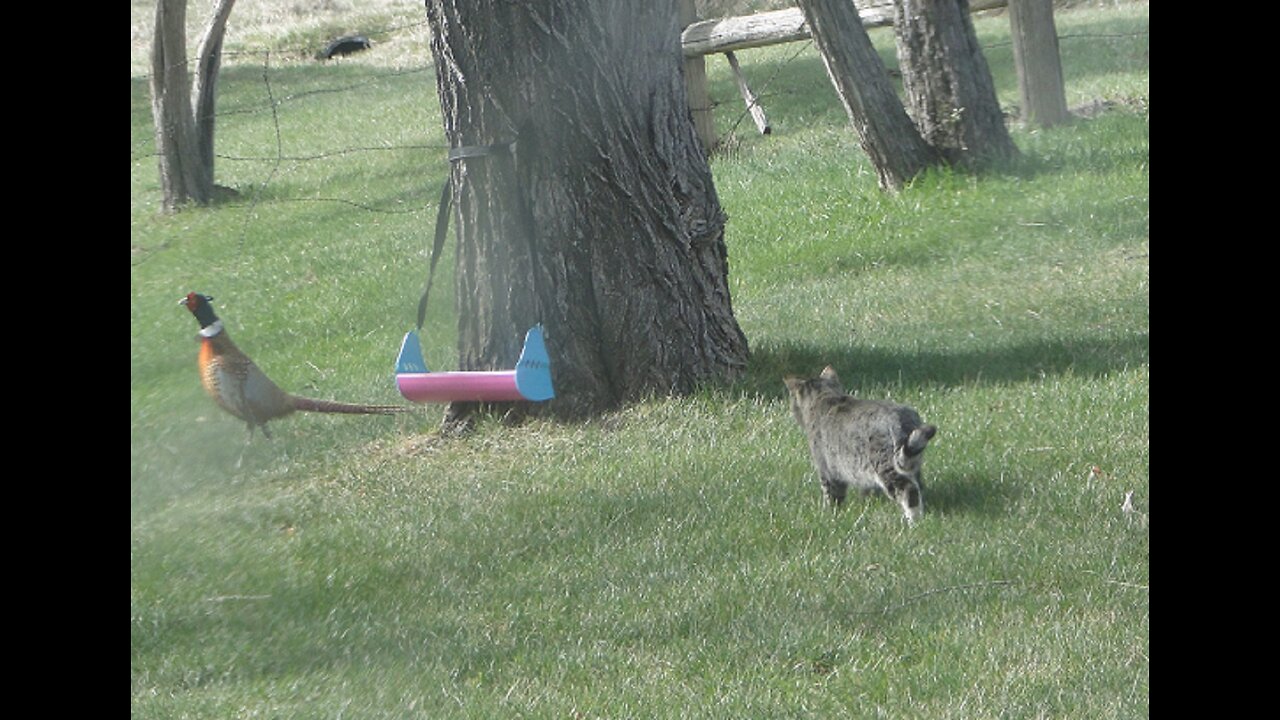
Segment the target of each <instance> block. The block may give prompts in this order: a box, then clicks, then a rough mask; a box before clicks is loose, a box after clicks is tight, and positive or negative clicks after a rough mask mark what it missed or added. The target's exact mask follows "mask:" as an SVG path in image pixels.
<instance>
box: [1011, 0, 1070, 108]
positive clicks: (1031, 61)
mask: <svg viewBox="0 0 1280 720" xmlns="http://www.w3.org/2000/svg"><path fill="white" fill-rule="evenodd" d="M1009 24H1010V27H1011V28H1012V30H1013V62H1014V65H1016V66H1017V68H1018V95H1019V99H1020V100H1021V102H1022V120H1023V122H1026V123H1030V124H1033V125H1038V126H1040V127H1052V126H1054V125H1059V124H1061V123H1064V122H1067V121H1068V120H1070V119H1071V113H1070V112H1069V111H1068V110H1067V92H1066V87H1065V85H1064V83H1063V80H1062V57H1061V55H1060V54H1059V52H1058V29H1057V27H1056V26H1055V25H1054V22H1053V0H1010V2H1009Z"/></svg>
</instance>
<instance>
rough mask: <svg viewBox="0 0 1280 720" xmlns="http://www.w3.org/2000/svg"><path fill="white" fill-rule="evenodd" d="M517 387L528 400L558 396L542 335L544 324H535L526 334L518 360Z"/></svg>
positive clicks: (540, 400)
mask: <svg viewBox="0 0 1280 720" xmlns="http://www.w3.org/2000/svg"><path fill="white" fill-rule="evenodd" d="M516 389H517V390H519V391H520V394H521V395H523V396H524V398H525V399H526V400H532V401H533V402H542V401H543V400H550V399H552V398H554V397H555V396H556V391H555V388H554V387H553V386H552V384H551V358H550V356H548V355H547V344H546V342H545V341H544V340H543V337H542V326H541V325H534V326H533V327H531V328H529V332H528V334H526V335H525V336H524V349H523V350H521V351H520V360H519V361H518V362H516Z"/></svg>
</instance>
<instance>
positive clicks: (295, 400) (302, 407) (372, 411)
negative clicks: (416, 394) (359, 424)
mask: <svg viewBox="0 0 1280 720" xmlns="http://www.w3.org/2000/svg"><path fill="white" fill-rule="evenodd" d="M289 402H290V404H291V405H293V409H294V410H299V411H302V412H320V413H343V414H346V415H395V414H397V413H402V412H408V411H409V408H406V407H401V406H399V405H361V404H357V403H342V402H334V401H332V400H312V399H311V398H304V397H298V396H297V395H290V396H289Z"/></svg>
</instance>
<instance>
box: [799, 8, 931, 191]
mask: <svg viewBox="0 0 1280 720" xmlns="http://www.w3.org/2000/svg"><path fill="white" fill-rule="evenodd" d="M800 7H801V8H802V9H803V10H804V16H805V22H806V24H807V25H808V26H809V31H810V33H811V34H812V36H813V39H814V42H816V43H817V45H818V50H819V52H820V53H821V54H822V62H823V64H824V65H826V68H827V75H828V76H830V78H831V83H832V84H833V85H835V88H836V94H837V95H839V96H840V101H841V102H842V103H843V104H844V108H845V111H846V112H847V113H848V114H849V120H850V121H851V122H852V123H853V126H854V128H855V129H856V130H857V133H858V138H859V139H860V140H861V142H862V149H863V150H864V151H865V152H866V153H867V155H868V157H870V158H871V162H872V164H873V165H875V168H876V173H877V174H878V175H879V177H880V186H881V187H883V188H885V189H889V190H896V189H899V188H901V187H902V186H903V185H905V184H906V182H907V181H908V180H910V179H911V178H913V177H915V176H916V175H917V174H919V173H920V172H921V171H922V170H924V169H925V168H927V167H930V166H932V165H936V164H937V163H938V162H939V157H938V154H937V153H936V152H935V151H934V150H933V148H932V147H930V146H929V144H928V143H926V142H925V141H924V139H923V138H922V137H921V136H920V132H919V131H918V130H917V129H916V127H915V125H914V124H912V122H911V118H910V117H909V116H908V115H907V112H906V110H905V109H904V108H903V106H902V101H901V100H899V99H898V94H897V92H896V91H895V89H894V87H893V84H892V83H891V82H890V81H889V73H888V71H887V69H886V68H885V66H884V62H883V61H881V60H880V56H879V55H878V54H877V53H876V49H875V47H874V46H872V44H871V38H870V37H868V36H867V31H866V29H865V28H864V27H863V26H862V21H861V20H860V19H859V17H858V10H857V8H855V7H854V5H853V3H852V2H850V0H800Z"/></svg>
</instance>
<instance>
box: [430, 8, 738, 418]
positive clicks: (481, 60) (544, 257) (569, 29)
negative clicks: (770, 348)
mask: <svg viewBox="0 0 1280 720" xmlns="http://www.w3.org/2000/svg"><path fill="white" fill-rule="evenodd" d="M426 9H427V17H428V20H429V24H430V26H431V50H432V54H433V56H434V59H435V67H436V73H437V81H436V82H437V90H438V94H439V98H440V104H441V109H442V114H443V117H444V126H445V136H446V138H447V140H448V142H449V144H450V145H451V146H452V147H454V148H455V149H457V148H488V150H467V151H455V154H460V155H471V157H465V158H462V159H458V160H456V161H455V162H453V163H452V164H451V165H452V167H451V171H452V180H453V188H454V201H455V202H454V207H455V208H456V214H455V220H456V227H457V237H458V252H457V256H456V258H457V259H456V277H455V283H456V287H457V306H458V307H457V311H458V316H459V317H458V330H459V333H458V344H459V348H458V349H459V365H460V367H461V368H462V369H468V370H475V369H493V368H500V367H508V368H509V367H511V365H512V364H513V363H514V361H515V360H516V356H517V355H518V353H519V349H520V343H521V341H522V339H523V335H524V332H525V331H526V330H527V329H528V328H529V327H530V326H531V325H533V324H534V323H538V322H540V323H542V324H543V326H544V328H545V329H546V336H547V346H548V351H549V354H550V355H551V359H552V372H553V378H554V382H555V386H556V394H557V397H556V399H555V400H553V401H551V402H550V403H547V404H546V405H545V409H546V411H547V412H551V413H554V414H557V415H560V416H567V417H574V416H582V415H586V414H592V413H597V412H600V411H603V410H605V409H608V408H610V407H613V406H615V405H617V404H618V403H619V402H622V401H626V400H632V399H637V398H642V397H644V396H647V395H651V394H667V393H683V392H688V391H691V390H693V389H694V388H695V387H697V386H698V385H700V384H702V383H704V382H708V381H716V380H721V379H724V378H726V377H729V376H732V375H734V374H736V373H737V372H739V371H740V370H742V369H743V368H744V366H745V363H746V359H747V352H748V351H747V343H746V339H745V337H744V336H743V334H742V331H741V330H740V329H739V327H738V324H737V321H736V320H735V318H734V316H733V311H732V307H731V302H730V297H729V285H728V262H727V256H726V251H725V242H724V225H725V219H726V218H725V214H724V212H723V211H722V210H721V207H720V203H719V200H718V198H717V196H716V191H715V187H714V185H713V184H712V179H711V173H710V168H709V166H708V165H707V161H706V158H705V153H704V151H703V148H702V146H701V144H700V143H699V142H698V139H697V137H696V134H695V131H694V128H693V124H692V122H691V120H690V114H689V105H688V101H687V99H686V95H685V88H684V77H683V74H682V73H681V65H682V63H683V58H682V56H681V52H680V27H679V13H678V12H677V6H676V2H675V0H666V1H665V2H652V3H650V2H644V3H635V2H630V0H613V1H611V2H606V1H603V0H595V1H591V0H576V1H575V0H555V1H549V2H541V3H511V2H507V1H506V0H427V1H426ZM539 407H540V408H542V407H544V406H539ZM471 409H472V408H470V407H468V406H465V405H463V406H455V407H454V408H452V409H451V411H450V416H451V418H452V419H454V420H458V419H461V418H465V416H466V415H467V414H468V413H469V412H470V411H471Z"/></svg>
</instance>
